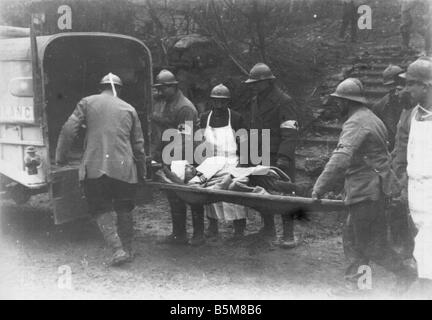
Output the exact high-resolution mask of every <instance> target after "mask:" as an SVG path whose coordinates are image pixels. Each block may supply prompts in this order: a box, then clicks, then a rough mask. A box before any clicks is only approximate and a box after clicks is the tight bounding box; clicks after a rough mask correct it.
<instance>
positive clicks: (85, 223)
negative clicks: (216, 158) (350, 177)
mask: <svg viewBox="0 0 432 320" xmlns="http://www.w3.org/2000/svg"><path fill="white" fill-rule="evenodd" d="M344 216H345V214H344V213H343V212H340V213H337V212H328V213H314V214H313V215H312V220H311V221H310V222H305V223H303V222H302V223H298V224H297V225H296V230H295V231H296V235H297V237H298V238H299V240H300V245H299V246H298V247H297V248H295V249H291V250H285V249H281V248H278V247H271V246H269V245H268V244H266V243H264V242H263V241H260V240H259V238H258V237H257V236H256V235H255V233H256V232H257V231H258V230H259V228H260V226H261V220H260V218H259V217H258V216H256V215H253V214H252V215H251V216H250V217H249V220H248V225H247V236H246V237H245V239H244V240H242V241H240V242H234V243H233V242H230V241H229V240H228V239H229V236H230V234H231V233H232V226H231V225H230V224H228V223H223V224H221V228H220V230H221V237H220V239H218V240H216V241H213V242H208V243H207V244H205V245H203V246H201V247H190V246H169V245H160V244H157V243H156V241H157V240H158V239H159V238H160V237H162V236H164V235H167V234H169V233H170V218H169V211H168V204H167V201H166V200H165V197H164V195H163V194H161V193H156V194H155V195H154V204H151V205H141V206H139V207H137V208H136V209H135V217H134V218H135V243H136V249H137V253H138V256H137V257H136V259H135V261H134V262H133V263H131V264H128V265H125V266H122V267H117V268H113V267H108V265H107V261H108V259H109V254H110V251H109V250H108V249H107V248H106V247H105V245H104V242H103V240H102V237H101V235H100V233H99V231H98V230H97V228H96V226H95V225H94V224H93V223H92V222H91V221H90V220H81V221H77V222H74V223H70V224H64V225H60V226H56V225H54V224H53V223H52V220H51V218H50V208H49V204H48V201H47V198H46V197H44V196H37V197H34V198H33V199H32V200H31V201H30V203H28V204H27V205H25V206H21V207H19V206H17V205H15V204H14V203H12V202H9V201H4V202H3V203H2V205H1V217H2V219H1V222H2V225H1V242H0V248H1V255H0V256H1V259H0V260H1V261H0V297H1V298H13V299H15V298H25V299H41V298H53V299H62V298H70V299H81V298H84V299H93V298H105V299H299V298H325V299H334V298H339V297H338V296H334V295H333V294H332V291H331V290H332V288H338V287H339V286H341V285H342V284H343V279H342V275H343V271H344V266H345V259H344V256H343V249H342V241H341V237H340V227H341V225H342V222H343V220H344ZM188 219H189V221H188V229H189V232H191V225H190V217H188ZM277 222H278V226H280V220H279V217H278V218H277ZM278 231H279V233H280V232H281V230H278ZM62 266H67V267H66V268H70V270H71V271H72V278H71V279H72V288H71V289H67V288H62V284H64V283H65V282H62V279H64V278H63V277H62V276H63V275H64V273H62V270H65V269H62V268H64V267H62ZM59 268H60V269H59ZM373 276H374V277H373V290H372V291H371V292H369V294H368V295H367V296H365V297H367V298H390V297H393V295H392V288H393V285H394V283H393V281H394V278H393V276H392V275H391V274H389V273H387V272H386V271H384V270H383V269H381V268H380V267H379V266H373ZM59 284H60V285H59Z"/></svg>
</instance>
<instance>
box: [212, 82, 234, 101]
mask: <svg viewBox="0 0 432 320" xmlns="http://www.w3.org/2000/svg"><path fill="white" fill-rule="evenodd" d="M210 98H215V99H230V98H231V93H230V91H229V89H228V88H227V87H225V86H224V85H223V84H218V85H217V86H216V87H214V88H213V89H212V91H211V93H210Z"/></svg>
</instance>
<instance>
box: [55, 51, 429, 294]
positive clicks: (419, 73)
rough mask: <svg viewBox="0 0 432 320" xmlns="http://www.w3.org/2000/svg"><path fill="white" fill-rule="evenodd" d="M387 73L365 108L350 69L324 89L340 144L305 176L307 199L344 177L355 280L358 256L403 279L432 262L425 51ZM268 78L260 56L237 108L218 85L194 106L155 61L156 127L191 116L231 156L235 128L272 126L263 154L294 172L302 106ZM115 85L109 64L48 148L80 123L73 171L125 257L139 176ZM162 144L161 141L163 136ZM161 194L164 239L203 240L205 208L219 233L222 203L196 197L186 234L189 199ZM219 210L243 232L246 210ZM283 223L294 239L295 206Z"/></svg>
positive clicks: (135, 140)
mask: <svg viewBox="0 0 432 320" xmlns="http://www.w3.org/2000/svg"><path fill="white" fill-rule="evenodd" d="M383 76H384V84H385V85H388V86H389V93H388V94H387V95H386V96H385V97H384V98H383V99H382V100H381V101H380V102H379V103H378V104H376V105H375V106H373V107H372V108H369V107H368V101H367V100H366V98H365V96H364V90H363V85H362V83H361V82H360V80H358V79H355V78H348V79H346V80H344V81H343V82H341V83H340V84H339V85H338V87H337V88H336V91H335V92H334V93H333V94H331V96H332V97H334V99H335V101H336V105H337V106H338V110H339V112H340V116H341V118H342V119H343V120H344V124H343V128H342V132H341V135H340V138H339V142H338V145H337V148H336V149H335V150H334V152H333V154H332V156H331V158H330V160H329V162H328V163H327V165H326V166H325V169H324V171H323V172H322V174H321V175H320V176H319V178H318V180H317V181H316V183H315V185H314V187H313V191H312V199H314V201H320V199H321V198H322V197H323V196H324V195H325V194H326V193H327V192H329V191H332V190H337V189H338V187H337V186H338V182H340V181H341V178H343V177H344V178H345V181H344V192H343V194H344V196H345V198H344V201H345V204H346V205H347V208H348V219H347V223H346V226H345V230H344V249H345V252H346V255H347V257H349V258H350V259H351V263H350V265H349V267H348V268H347V270H346V274H345V277H346V279H347V280H349V281H350V283H356V281H357V279H358V278H359V277H360V276H361V274H360V273H359V272H360V271H359V267H360V266H363V265H368V264H369V263H370V262H371V261H375V262H377V263H380V264H382V265H384V266H385V267H387V268H388V269H389V270H390V271H392V272H394V273H395V274H396V275H397V278H398V284H399V285H400V287H405V288H406V287H408V286H409V285H410V284H411V283H412V282H413V281H414V280H416V279H417V278H418V277H421V278H426V279H431V272H432V264H431V256H432V255H431V254H430V252H431V249H432V248H431V243H432V241H431V235H432V229H431V228H432V216H430V212H429V211H430V206H429V207H428V204H429V202H430V201H431V199H432V194H431V190H432V184H431V181H432V180H431V179H432V169H431V168H432V166H431V165H429V162H430V158H428V156H429V155H430V156H432V147H430V146H431V144H430V140H431V139H432V127H429V126H428V125H429V124H430V123H432V122H430V120H431V119H432V117H429V116H430V115H431V114H432V110H430V109H431V108H432V107H431V106H432V61H431V59H430V58H427V57H423V58H419V59H418V60H417V61H415V62H414V63H412V64H411V65H410V66H409V67H408V69H407V71H406V72H404V71H403V70H402V68H400V67H398V66H392V65H390V66H389V67H388V68H387V69H386V70H385V71H384V74H383ZM275 79H276V78H275V76H274V74H273V73H272V71H271V70H270V68H269V67H268V66H267V65H265V64H264V63H257V64H256V65H255V66H254V67H253V68H252V69H251V70H250V73H249V77H248V79H247V80H246V81H245V85H247V86H249V87H250V88H251V92H252V93H253V94H252V97H251V99H250V102H249V103H248V104H246V105H245V106H241V107H240V108H239V107H237V108H235V109H236V111H235V110H234V108H232V106H231V104H230V101H231V93H230V90H229V89H228V88H227V87H226V86H224V85H223V84H220V85H218V86H216V87H214V88H213V90H212V91H211V93H210V104H209V105H210V109H209V110H208V111H206V112H204V113H203V114H201V115H199V114H198V112H197V109H196V108H195V106H194V105H193V103H192V102H191V101H190V100H189V99H188V98H187V97H185V96H184V94H183V93H182V91H181V90H180V89H179V86H178V85H179V83H178V81H177V80H176V78H175V76H174V74H173V73H171V72H170V71H168V70H162V71H160V73H159V74H158V75H157V76H156V79H155V84H154V88H155V89H156V90H157V92H158V95H159V99H160V100H159V102H160V103H159V107H158V108H156V110H155V112H154V113H153V115H152V122H153V124H155V125H156V126H157V127H159V128H160V132H163V131H164V130H166V129H177V130H179V131H184V130H185V127H184V126H185V124H186V123H188V122H191V123H194V124H197V126H198V127H200V128H203V129H205V138H206V140H208V141H209V142H210V143H213V144H214V145H215V148H216V149H218V150H219V152H220V155H223V156H225V157H227V158H229V159H230V160H232V162H233V163H235V164H236V163H238V156H237V153H238V149H237V148H238V146H237V143H238V141H236V139H235V137H234V132H233V130H234V131H235V130H238V129H241V128H246V129H249V130H250V129H256V130H257V131H256V132H258V135H259V136H261V132H262V130H263V129H268V130H269V132H270V165H271V166H275V167H278V168H279V169H281V170H282V171H284V172H285V173H286V174H287V175H288V176H289V177H290V178H291V180H292V181H293V182H294V181H295V174H296V173H295V149H296V145H297V141H298V129H299V125H298V118H299V115H298V110H299V109H298V106H297V105H296V104H295V102H294V100H293V99H292V98H291V97H290V96H289V95H288V94H286V93H284V92H283V91H282V90H281V89H280V88H279V87H278V86H277V85H276V83H275ZM121 88H122V81H121V79H120V78H119V77H117V76H115V75H113V74H111V73H110V74H108V75H107V76H105V77H104V78H103V79H102V81H101V93H100V94H97V95H93V96H90V97H86V98H84V99H82V100H81V101H80V102H79V103H78V105H77V107H76V109H75V111H74V112H73V114H72V115H71V116H70V117H69V119H68V121H67V122H66V123H65V125H64V126H63V129H62V131H61V134H60V138H59V143H58V147H57V152H56V161H57V163H59V164H63V163H65V162H66V156H67V151H68V149H69V148H70V145H71V143H72V140H73V138H74V137H75V136H76V134H77V131H78V129H79V127H80V126H81V125H82V124H83V123H85V125H86V127H87V131H86V145H85V152H84V156H83V160H82V164H81V167H80V180H81V181H82V182H83V186H84V193H85V195H86V198H87V200H88V203H89V207H90V210H91V212H92V214H93V215H94V217H95V220H96V221H97V224H98V226H99V228H100V230H101V232H102V234H103V235H104V237H105V239H106V241H107V243H108V244H109V245H110V247H112V249H113V252H114V254H113V259H112V263H113V265H118V264H122V263H125V262H127V261H131V260H132V258H133V255H134V252H133V250H132V237H133V218H132V209H133V208H134V196H135V192H136V184H137V182H139V181H140V180H144V179H145V177H146V160H145V156H144V139H143V134H142V130H141V125H140V122H139V119H138V116H137V113H136V111H135V109H134V108H133V107H132V106H130V105H129V104H127V103H126V102H124V101H123V100H121V99H120V98H119V97H118V96H119V95H120V94H121ZM258 141H259V143H262V141H260V140H259V139H258ZM159 148H163V144H162V143H161V144H160V146H159ZM258 149H259V150H261V148H258ZM155 154H157V153H155ZM160 155H161V153H159V155H158V156H155V158H154V159H153V160H156V161H160V162H163V161H162V159H158V157H160ZM428 159H429V160H428ZM166 195H167V198H168V202H169V205H170V211H171V217H172V234H170V235H169V236H167V237H166V238H165V239H163V240H162V241H161V242H162V243H166V244H175V245H186V244H188V243H189V244H191V245H202V244H203V243H205V241H206V240H205V239H206V235H205V232H204V231H205V230H204V225H205V223H204V216H205V215H207V217H208V219H209V227H208V234H209V236H216V235H217V233H218V218H219V217H220V214H219V213H217V212H216V213H215V212H213V214H212V213H211V212H208V211H207V212H206V210H205V208H204V207H203V206H199V205H192V206H191V212H192V222H193V235H192V238H191V240H190V241H188V237H187V228H186V212H187V204H186V203H185V202H184V201H183V200H181V199H180V198H179V197H178V196H177V195H176V194H175V193H173V192H167V193H166ZM431 205H432V203H431ZM222 210H223V211H226V212H225V216H224V217H225V219H227V220H232V221H233V225H234V238H237V239H238V238H241V237H242V236H243V235H244V230H245V226H246V215H245V214H243V213H241V212H240V211H236V210H235V209H234V210H232V208H231V210H228V208H225V207H224V208H223V209H222ZM228 212H229V213H228ZM223 214H224V212H222V215H223ZM429 216H430V217H431V218H429ZM262 221H263V227H262V229H261V231H260V234H261V235H262V236H263V239H272V240H275V239H276V228H275V221H274V216H273V215H271V214H263V215H262ZM282 222H283V223H282V224H283V226H282V227H283V235H282V237H281V239H280V241H279V242H277V243H279V244H280V246H281V247H284V248H292V247H294V246H296V244H297V242H296V239H295V236H294V225H293V218H292V215H290V214H285V215H283V216H282ZM389 228H390V229H391V237H389V236H388V230H389ZM416 233H417V237H416V241H414V237H415V234H416Z"/></svg>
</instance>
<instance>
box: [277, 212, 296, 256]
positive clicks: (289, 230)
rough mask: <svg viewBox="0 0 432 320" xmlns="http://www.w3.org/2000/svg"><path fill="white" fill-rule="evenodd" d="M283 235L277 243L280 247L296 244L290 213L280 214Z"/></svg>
mask: <svg viewBox="0 0 432 320" xmlns="http://www.w3.org/2000/svg"><path fill="white" fill-rule="evenodd" d="M282 229H283V235H282V239H281V241H280V243H279V245H280V247H281V248H284V249H291V248H295V247H296V246H297V241H296V238H295V236H294V219H293V217H292V216H290V215H283V216H282Z"/></svg>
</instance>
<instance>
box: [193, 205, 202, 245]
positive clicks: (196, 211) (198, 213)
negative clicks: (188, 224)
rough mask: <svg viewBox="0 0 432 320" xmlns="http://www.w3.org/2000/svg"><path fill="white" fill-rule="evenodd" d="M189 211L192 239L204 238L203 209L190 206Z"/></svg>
mask: <svg viewBox="0 0 432 320" xmlns="http://www.w3.org/2000/svg"><path fill="white" fill-rule="evenodd" d="M191 211H192V227H193V237H194V238H201V237H204V207H203V206H192V207H191Z"/></svg>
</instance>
